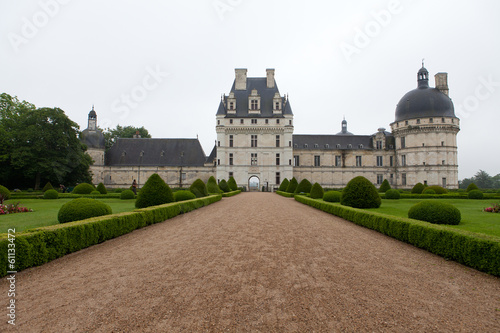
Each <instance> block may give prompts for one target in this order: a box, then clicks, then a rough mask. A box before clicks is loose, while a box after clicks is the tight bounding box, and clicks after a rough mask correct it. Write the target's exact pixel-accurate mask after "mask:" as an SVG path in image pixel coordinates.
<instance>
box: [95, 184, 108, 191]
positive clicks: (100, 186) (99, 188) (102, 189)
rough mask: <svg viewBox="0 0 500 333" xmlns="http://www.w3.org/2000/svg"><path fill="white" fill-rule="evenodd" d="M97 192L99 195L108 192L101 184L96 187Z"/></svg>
mask: <svg viewBox="0 0 500 333" xmlns="http://www.w3.org/2000/svg"><path fill="white" fill-rule="evenodd" d="M97 190H98V191H99V193H101V194H108V190H106V187H105V186H104V184H103V183H99V184H98V185H97Z"/></svg>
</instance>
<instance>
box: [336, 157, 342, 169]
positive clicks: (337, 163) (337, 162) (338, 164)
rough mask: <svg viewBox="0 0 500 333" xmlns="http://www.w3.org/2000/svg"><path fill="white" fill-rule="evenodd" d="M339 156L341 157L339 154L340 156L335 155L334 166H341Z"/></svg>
mask: <svg viewBox="0 0 500 333" xmlns="http://www.w3.org/2000/svg"><path fill="white" fill-rule="evenodd" d="M340 158H341V156H340V155H335V166H336V167H339V166H341V161H342V160H341V159H340Z"/></svg>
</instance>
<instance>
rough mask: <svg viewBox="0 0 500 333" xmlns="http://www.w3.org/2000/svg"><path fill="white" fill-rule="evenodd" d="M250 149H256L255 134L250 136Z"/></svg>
mask: <svg viewBox="0 0 500 333" xmlns="http://www.w3.org/2000/svg"><path fill="white" fill-rule="evenodd" d="M250 146H251V147H257V134H255V135H254V134H252V135H251V144H250Z"/></svg>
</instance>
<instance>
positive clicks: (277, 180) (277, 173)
mask: <svg viewBox="0 0 500 333" xmlns="http://www.w3.org/2000/svg"><path fill="white" fill-rule="evenodd" d="M279 184H281V175H280V173H279V172H276V185H279Z"/></svg>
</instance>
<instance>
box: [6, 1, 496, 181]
mask: <svg viewBox="0 0 500 333" xmlns="http://www.w3.org/2000/svg"><path fill="white" fill-rule="evenodd" d="M499 13H500V2H498V1H495V0H478V1H463V0H462V1H460V0H458V1H452V0H445V1H431V0H399V1H390V0H381V1H368V0H366V1H327V0H310V1H295V0H293V1H292V0H288V1H285V0H275V1H272V0H267V1H266V0H190V1H187V0H165V1H159V0H146V1H144V0H143V1H138V0H137V1H132V0H121V1H118V0H113V1H112V0H109V1H102V0H101V1H97V0H86V1H83V0H38V1H34V0H25V1H2V2H1V4H0V36H1V38H0V50H1V52H0V56H1V58H0V92H6V93H8V94H10V95H13V96H18V98H19V99H21V100H26V101H29V102H31V103H34V104H35V105H36V106H37V107H43V106H47V107H55V106H56V107H60V108H62V109H63V110H64V111H65V112H66V114H67V115H68V116H69V117H70V118H71V119H72V120H74V121H75V122H77V123H78V124H80V127H81V129H82V130H83V129H85V128H86V127H87V116H88V112H89V111H90V110H91V108H92V104H94V105H95V110H96V112H97V116H98V124H99V126H101V127H115V126H116V125H117V124H120V125H124V126H125V125H133V126H138V127H140V126H144V127H145V128H147V129H148V130H149V132H150V133H151V135H152V136H153V137H160V138H194V137H196V135H199V138H200V141H201V143H202V145H203V148H204V150H205V153H206V154H207V155H208V154H209V153H210V151H211V149H212V148H213V145H214V141H215V139H216V133H215V113H216V111H217V108H218V105H219V101H220V95H221V94H222V93H226V94H228V93H229V89H230V88H231V85H232V82H233V80H234V68H248V76H249V77H264V76H265V69H266V68H275V69H276V81H277V84H278V88H279V89H280V92H281V94H282V95H283V94H285V93H288V94H289V97H290V102H291V106H292V109H293V112H294V115H295V121H294V124H295V133H296V134H333V133H337V132H339V131H340V122H341V121H342V117H343V116H344V115H345V117H346V120H347V121H348V129H349V131H351V132H353V133H354V134H372V133H375V132H376V131H377V128H379V127H385V128H387V129H389V128H390V126H389V124H390V123H391V122H392V121H393V120H394V111H395V107H396V104H397V103H398V101H399V99H400V98H401V97H402V96H403V95H404V94H405V93H406V92H408V91H409V90H412V89H414V88H416V86H417V71H418V70H419V68H420V66H421V60H422V58H425V59H426V60H425V67H426V68H427V69H428V70H429V72H430V77H431V79H432V80H430V84H431V86H434V78H433V76H434V74H436V73H437V72H447V73H448V76H449V79H448V83H449V87H450V97H451V98H452V100H453V101H454V104H455V110H456V112H457V116H458V117H459V118H461V131H460V133H459V134H458V147H459V178H460V179H462V178H464V177H471V176H473V175H474V174H475V173H476V172H477V171H478V170H479V169H483V170H485V171H487V172H488V173H489V174H490V175H492V176H493V175H496V174H498V173H500V154H499V153H498V143H499V139H498V137H499V136H498V129H499V125H498V124H499V117H498V114H499V113H498V109H499V105H500V66H499V59H500V45H499V43H498V40H499V35H500V16H499ZM360 31H364V32H366V33H367V34H368V35H369V36H367V37H366V38H365V39H363V38H362V37H360ZM349 47H350V50H351V51H353V53H351V54H350V55H349V54H347V53H346V51H343V50H342V48H344V50H345V49H347V48H349ZM150 73H156V74H155V76H151V74H150ZM154 77H156V79H155V78H154ZM127 95H128V96H132V95H133V96H132V97H130V104H126V103H127V102H125V99H124V98H126V96H127ZM459 109H461V110H462V112H458V110H459Z"/></svg>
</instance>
